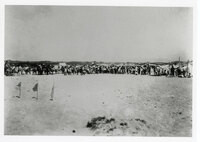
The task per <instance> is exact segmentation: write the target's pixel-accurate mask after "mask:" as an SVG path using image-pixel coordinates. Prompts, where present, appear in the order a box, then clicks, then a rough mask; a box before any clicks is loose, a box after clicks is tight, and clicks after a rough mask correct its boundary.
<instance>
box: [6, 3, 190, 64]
mask: <svg viewBox="0 0 200 142" xmlns="http://www.w3.org/2000/svg"><path fill="white" fill-rule="evenodd" d="M192 40H193V39H192V8H161V7H160V8H153V7H85V6H83V7H78V6H6V7H5V59H6V60H7V59H11V60H22V61H38V60H50V61H113V62H115V61H117V62H121V61H122V62H124V61H125V62H126V61H128V62H144V61H173V60H178V57H179V56H180V57H181V60H188V59H189V60H191V59H192V46H193V44H192Z"/></svg>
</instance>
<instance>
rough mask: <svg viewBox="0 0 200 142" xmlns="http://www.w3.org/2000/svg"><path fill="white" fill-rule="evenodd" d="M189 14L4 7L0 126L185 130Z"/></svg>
mask: <svg viewBox="0 0 200 142" xmlns="http://www.w3.org/2000/svg"><path fill="white" fill-rule="evenodd" d="M192 16H193V14H192V8H188V7H131V6H130V7H123V6H28V5H23V6H20V5H18V6H17V5H7V6H5V65H4V75H5V76H4V88H5V94H4V106H5V110H4V123H5V125H4V134H5V135H68V136H72V135H73V136H151V137H159V136H161V137H162V136H165V137H191V136H192V78H193V72H192V68H193V55H192V50H193V42H192V41H193V37H192V30H193V27H192V24H193V23H192V20H193V19H192Z"/></svg>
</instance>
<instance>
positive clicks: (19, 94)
mask: <svg viewBox="0 0 200 142" xmlns="http://www.w3.org/2000/svg"><path fill="white" fill-rule="evenodd" d="M19 98H21V85H20V86H19Z"/></svg>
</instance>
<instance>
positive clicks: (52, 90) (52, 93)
mask: <svg viewBox="0 0 200 142" xmlns="http://www.w3.org/2000/svg"><path fill="white" fill-rule="evenodd" d="M53 95H54V84H53V86H52V89H51V99H50V100H51V101H53Z"/></svg>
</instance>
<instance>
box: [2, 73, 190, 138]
mask: <svg viewBox="0 0 200 142" xmlns="http://www.w3.org/2000/svg"><path fill="white" fill-rule="evenodd" d="M19 82H22V88H21V90H22V95H21V98H17V97H16V96H17V95H18V94H19V90H18V89H17V88H16V85H17V84H18V83H19ZM36 82H38V83H39V99H38V100H36V99H34V98H32V97H33V96H35V95H36V92H34V91H33V90H32V88H33V86H34V85H35V83H36ZM53 82H54V84H55V90H54V100H53V101H50V94H51V88H52V85H53ZM4 103H5V104H4V105H5V116H4V117H5V126H4V127H5V134H6V135H111V136H112V135H122V136H124V135H128V136H192V79H191V78H190V79H189V78H167V77H153V76H135V75H105V74H104V75H85V76H77V75H72V76H63V75H51V76H45V75H44V76H18V77H5V101H4Z"/></svg>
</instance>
